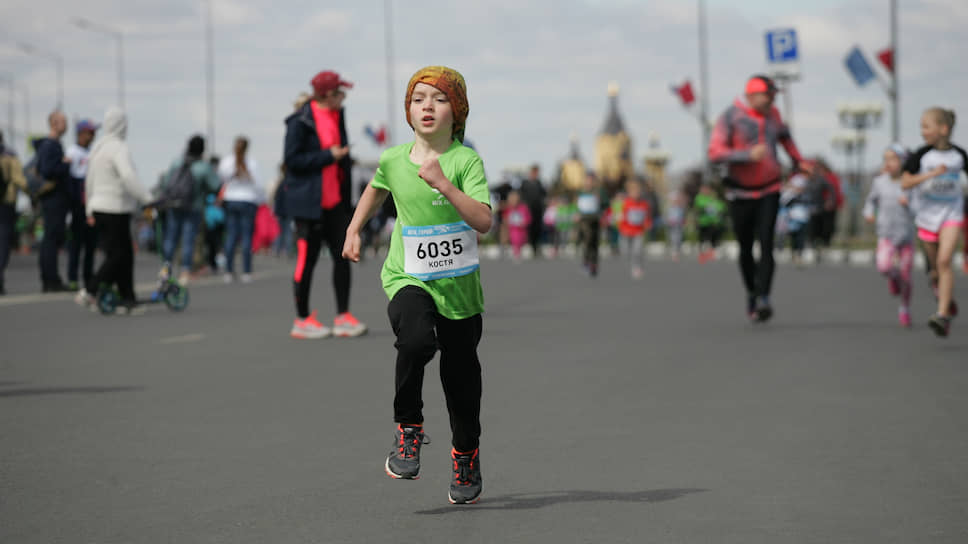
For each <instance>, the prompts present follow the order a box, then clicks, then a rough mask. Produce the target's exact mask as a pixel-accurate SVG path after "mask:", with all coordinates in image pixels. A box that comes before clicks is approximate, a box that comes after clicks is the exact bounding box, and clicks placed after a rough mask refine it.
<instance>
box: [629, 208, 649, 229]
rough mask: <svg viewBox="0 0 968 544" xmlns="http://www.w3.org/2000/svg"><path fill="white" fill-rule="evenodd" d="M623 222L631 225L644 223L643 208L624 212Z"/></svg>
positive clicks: (637, 225) (635, 225)
mask: <svg viewBox="0 0 968 544" xmlns="http://www.w3.org/2000/svg"><path fill="white" fill-rule="evenodd" d="M625 222H626V223H628V224H629V225H632V226H633V227H639V226H642V225H644V224H645V210H629V211H627V212H625Z"/></svg>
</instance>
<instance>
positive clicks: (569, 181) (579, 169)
mask: <svg viewBox="0 0 968 544" xmlns="http://www.w3.org/2000/svg"><path fill="white" fill-rule="evenodd" d="M585 172H586V168H585V162H584V161H582V160H581V154H580V153H579V151H578V136H577V135H575V134H572V135H571V150H570V151H569V153H568V157H567V158H566V159H565V160H563V161H561V165H560V166H559V168H558V179H557V180H556V181H555V183H554V186H553V187H552V192H555V193H574V192H577V191H578V190H579V189H581V186H582V182H583V181H584V180H585Z"/></svg>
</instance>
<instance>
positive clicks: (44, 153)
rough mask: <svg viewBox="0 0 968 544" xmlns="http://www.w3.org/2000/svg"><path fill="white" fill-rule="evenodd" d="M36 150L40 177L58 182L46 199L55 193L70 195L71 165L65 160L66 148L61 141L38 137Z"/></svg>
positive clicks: (35, 144) (45, 196)
mask: <svg viewBox="0 0 968 544" xmlns="http://www.w3.org/2000/svg"><path fill="white" fill-rule="evenodd" d="M34 151H35V152H36V153H37V173H38V174H40V177H41V178H43V179H45V180H47V181H53V182H54V183H56V187H55V189H54V190H53V191H51V192H50V193H48V194H46V195H44V197H43V198H44V199H47V198H50V197H52V196H55V195H59V196H64V197H66V196H67V195H68V190H69V189H70V181H71V165H70V163H67V162H64V148H63V147H62V146H61V143H60V141H58V140H55V139H53V138H37V139H36V140H34Z"/></svg>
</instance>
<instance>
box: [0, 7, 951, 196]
mask: <svg viewBox="0 0 968 544" xmlns="http://www.w3.org/2000/svg"><path fill="white" fill-rule="evenodd" d="M212 2H213V12H214V19H215V27H214V28H215V58H216V85H215V94H216V110H215V121H216V142H215V150H216V152H219V153H225V152H228V151H229V150H230V149H231V142H232V138H233V137H234V136H235V135H237V134H245V135H247V136H249V137H250V139H251V140H252V150H253V153H254V155H255V157H256V158H257V160H259V162H260V164H261V165H262V171H263V174H268V173H270V172H273V171H274V168H275V165H277V164H278V162H279V161H280V158H281V151H282V137H283V122H282V120H283V118H284V117H285V116H286V114H287V113H288V112H289V111H290V108H291V103H292V100H293V98H294V97H295V96H296V94H297V93H298V92H300V91H303V90H308V88H309V87H308V82H309V80H310V79H311V77H312V76H313V75H314V74H315V73H316V72H317V71H319V70H322V69H334V70H336V71H338V72H340V73H341V74H343V75H344V76H345V77H346V78H347V79H349V80H350V81H353V82H354V83H355V84H356V87H355V88H354V89H353V90H352V92H351V93H350V95H349V97H348V100H347V104H346V105H347V120H348V123H349V129H350V139H351V142H352V143H353V144H354V154H355V155H357V156H358V157H360V158H363V159H375V158H376V157H378V155H379V149H378V148H377V147H376V146H375V145H373V144H372V143H371V142H369V141H368V140H367V138H366V136H365V135H364V132H363V127H364V126H365V125H367V124H373V125H379V124H381V123H383V122H385V121H386V120H387V117H388V104H387V100H388V98H387V94H388V93H387V77H386V64H385V42H384V30H385V29H384V1H383V0H357V1H354V2H331V1H326V0H315V1H308V0H287V1H285V2H279V1H268V0H212ZM899 4H900V52H899V59H898V63H899V73H900V75H901V96H902V98H901V132H902V137H903V141H904V143H906V144H908V145H911V146H913V145H917V144H918V143H919V142H920V137H919V133H918V125H917V123H918V116H919V114H920V111H921V110H922V109H923V108H924V107H925V106H928V105H933V104H939V105H945V106H948V107H953V108H954V109H955V110H956V111H957V112H958V113H959V114H960V117H961V118H962V119H965V121H963V123H968V92H966V89H968V69H966V68H965V65H964V62H963V59H964V58H965V56H966V53H968V45H966V43H968V42H966V41H965V38H964V30H965V28H968V2H966V1H965V0H899ZM204 5H205V4H204V3H203V2H198V1H189V0H167V1H164V2H160V1H158V2H151V1H146V2H127V1H121V0H86V1H85V2H80V3H79V2H67V1H64V0H11V1H7V2H3V4H2V5H0V30H2V36H3V37H2V38H0V76H3V75H9V76H12V77H13V78H14V79H15V80H16V82H17V84H18V85H23V86H24V87H26V89H27V90H28V92H29V95H30V108H31V117H30V127H31V129H32V130H33V131H35V132H36V131H38V130H41V129H42V127H43V126H44V123H45V117H46V114H47V113H48V112H49V110H50V109H51V108H52V107H53V105H54V103H55V92H56V85H55V82H56V78H55V71H54V63H53V62H51V61H49V60H45V59H43V58H39V57H36V56H29V55H25V54H24V53H23V52H22V51H20V50H19V49H18V48H17V46H16V41H18V40H19V41H22V42H26V43H28V44H32V45H34V46H37V47H42V48H45V49H47V50H50V51H53V52H55V53H57V54H59V55H61V56H62V57H63V58H64V62H65V106H66V110H67V112H68V114H69V115H70V116H72V117H75V118H76V117H79V116H91V117H95V118H100V117H101V116H102V115H103V112H104V110H105V109H106V108H107V107H108V106H111V105H114V104H115V103H116V101H117V83H116V81H117V79H116V72H115V66H116V60H115V49H114V42H113V41H112V40H111V39H110V38H108V37H107V36H103V35H99V34H94V33H91V32H89V31H85V30H81V29H79V28H77V27H76V26H73V25H72V24H71V22H70V20H71V18H72V17H74V16H83V17H86V18H89V19H91V20H94V21H97V22H100V23H103V24H105V25H110V26H114V27H118V28H120V29H122V30H124V32H125V34H126V42H125V47H126V58H125V64H126V71H127V73H126V85H127V106H128V110H129V115H130V130H129V139H130V141H131V145H132V149H133V152H134V157H135V161H136V163H137V166H138V169H139V172H140V173H141V175H142V177H143V181H144V182H145V183H146V184H151V183H153V182H154V179H155V178H156V176H157V174H158V172H160V171H161V170H162V169H163V168H164V167H165V166H166V165H167V164H168V162H169V161H170V160H171V159H172V158H173V157H174V156H175V155H176V154H178V153H180V152H181V150H182V149H183V147H184V143H185V141H186V139H187V137H188V136H189V135H190V134H191V133H193V132H202V133H204V131H205V127H206V121H205V119H206V106H205V105H206V101H205V49H204V34H203V29H204V24H203V22H204V18H203V14H204ZM708 5H709V7H708V26H709V63H710V92H709V102H710V106H711V110H712V113H713V114H717V113H718V112H719V111H721V110H722V109H724V108H725V107H726V106H727V105H728V104H729V103H730V102H731V100H732V99H733V98H734V97H735V96H736V95H737V94H738V93H739V92H740V90H741V89H742V86H743V83H744V81H745V79H746V78H747V76H748V75H750V74H751V73H755V72H761V71H763V70H765V69H766V59H765V52H764V37H763V33H764V31H765V30H766V29H770V28H777V27H795V28H796V29H797V31H798V33H799V39H800V49H801V57H802V59H803V60H802V63H801V71H802V74H803V79H802V80H801V81H800V82H798V83H796V84H795V85H794V88H793V109H794V119H793V122H794V134H795V138H796V140H797V141H798V143H799V145H800V148H801V150H802V151H804V152H806V153H811V154H826V155H827V156H829V157H830V158H831V159H833V162H834V164H835V165H837V166H841V165H843V164H844V158H843V157H842V156H839V155H836V154H835V152H834V151H833V149H832V148H831V146H830V138H831V136H832V135H833V134H834V133H835V132H837V131H838V130H839V126H838V120H837V116H836V113H835V109H836V104H837V102H838V101H843V100H851V101H870V102H881V103H884V104H885V106H886V97H885V94H884V91H883V90H882V89H881V88H880V87H879V86H878V85H877V84H876V83H871V84H869V85H868V86H867V87H866V88H858V87H857V86H856V85H855V84H854V83H853V81H852V80H851V79H850V77H849V76H848V75H847V72H846V70H845V69H844V67H843V57H844V56H845V54H846V52H847V51H848V50H849V49H850V48H851V47H852V46H853V45H855V44H857V45H860V46H861V47H862V48H863V50H864V51H865V52H866V53H867V54H868V56H869V58H871V59H872V62H875V61H873V54H874V52H876V51H877V50H879V49H881V48H883V47H886V46H887V44H888V41H889V34H888V32H889V28H888V23H889V12H888V9H889V2H888V0H839V1H838V0H813V1H812V2H803V1H788V0H743V1H742V2H737V1H735V0H708ZM392 13H393V18H392V33H393V44H394V49H395V62H394V63H393V73H394V75H395V77H394V81H393V104H392V108H393V114H394V116H395V118H394V121H395V122H394V124H393V125H392V129H393V130H392V132H393V134H394V139H395V141H396V143H402V142H404V141H406V138H408V137H410V134H411V132H410V129H409V128H408V127H407V126H406V123H405V121H404V116H403V94H404V91H405V89H404V87H405V85H406V82H407V79H408V78H409V76H410V75H411V74H412V73H413V71H414V70H416V69H417V68H419V67H421V66H424V65H428V64H445V65H449V66H453V67H455V68H457V69H459V70H460V71H461V72H462V73H463V74H464V76H465V78H466V80H467V83H468V88H469V95H470V104H471V113H470V118H469V124H468V130H467V135H468V138H469V139H471V140H473V142H474V143H475V145H476V147H477V148H478V150H479V152H480V153H481V155H482V156H483V157H484V160H485V164H486V165H487V169H488V174H489V176H490V177H491V178H492V181H493V180H496V179H497V178H498V175H499V173H500V171H501V169H502V168H505V167H509V166H517V165H524V164H529V163H531V162H538V163H540V164H541V165H542V166H543V167H544V169H545V172H546V173H547V172H548V171H549V170H550V169H551V168H553V167H554V165H555V164H556V163H557V162H558V161H559V160H560V159H561V158H562V157H563V156H564V155H565V154H566V153H567V151H568V140H569V135H570V134H571V133H575V134H576V135H577V136H578V137H579V139H580V142H581V150H582V152H583V154H584V156H585V157H586V158H590V157H591V155H592V150H593V145H594V139H595V135H596V133H597V132H598V130H599V129H600V128H601V125H602V122H603V120H604V116H605V112H606V105H607V99H606V88H607V84H608V82H609V81H611V80H614V81H617V82H618V83H619V84H620V86H621V97H620V107H621V112H622V114H623V115H624V118H625V120H626V124H627V128H628V130H629V131H630V133H631V135H632V138H633V146H634V150H633V151H634V155H635V157H636V164H637V166H638V165H640V161H641V156H642V154H643V153H644V151H645V149H646V140H647V138H648V135H649V134H650V133H652V132H655V133H657V134H659V135H660V136H661V139H662V144H663V146H664V147H665V148H666V149H667V150H668V151H669V152H670V153H671V154H672V161H673V162H672V167H673V169H682V168H685V167H687V166H689V165H690V164H693V163H696V162H697V161H698V160H699V159H700V140H701V136H700V129H699V125H698V123H697V122H696V120H695V119H694V118H693V117H691V116H690V114H689V113H688V112H686V111H684V110H683V109H682V108H681V107H680V106H679V104H678V102H677V100H676V98H675V97H674V96H673V95H672V94H671V92H670V90H669V85H670V83H672V82H679V81H682V80H684V79H686V78H691V79H693V81H696V80H697V79H698V46H697V38H696V36H697V30H696V2H694V1H686V0H555V1H552V0H531V1H527V2H524V1H521V0H488V1H486V2H483V1H471V0H454V1H451V2H423V3H412V2H401V1H393V7H392ZM879 68H880V67H878V69H879ZM0 89H2V87H0ZM4 95H5V93H4V92H2V91H0V97H2V96H4ZM0 100H2V99H0ZM0 103H3V102H0ZM885 111H889V109H887V108H886V107H885ZM15 114H16V117H17V121H16V123H17V129H18V131H19V130H21V128H20V127H21V126H22V122H23V106H22V98H21V94H20V93H19V92H18V95H17V101H16V111H15ZM0 119H3V123H2V124H3V127H4V129H5V131H6V126H7V125H6V112H5V111H3V110H0ZM889 125H890V122H889V118H885V120H884V123H883V126H882V128H879V129H876V130H874V131H873V132H872V133H871V134H870V136H869V141H870V145H871V148H872V151H871V152H869V153H868V162H869V163H871V164H873V163H874V162H875V161H876V160H877V158H876V155H877V153H876V150H877V149H880V148H882V147H883V146H884V145H886V144H887V143H888V140H889ZM966 131H968V128H965V127H964V126H961V127H958V129H957V130H956V133H955V136H956V141H957V140H958V135H959V134H961V135H963V136H962V138H961V139H962V140H965V141H968V132H966ZM72 137H73V136H72V135H69V136H68V138H72ZM17 147H18V149H21V150H22V149H23V146H22V144H18V146H17Z"/></svg>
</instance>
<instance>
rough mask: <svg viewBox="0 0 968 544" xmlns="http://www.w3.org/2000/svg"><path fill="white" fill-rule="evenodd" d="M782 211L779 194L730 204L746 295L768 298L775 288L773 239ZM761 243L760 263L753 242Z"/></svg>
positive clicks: (734, 201)
mask: <svg viewBox="0 0 968 544" xmlns="http://www.w3.org/2000/svg"><path fill="white" fill-rule="evenodd" d="M779 208H780V195H779V194H777V193H774V194H771V195H766V196H764V197H763V198H754V199H737V200H732V201H730V203H729V213H730V216H731V217H732V219H733V230H734V232H735V234H736V241H737V242H739V269H740V272H741V273H742V275H743V284H744V285H745V286H746V292H747V293H748V294H749V295H751V296H767V295H769V294H770V287H771V286H772V284H773V270H774V269H775V268H776V263H775V262H774V261H773V237H774V231H775V228H776V214H777V211H779ZM754 241H759V243H760V262H758V263H757V262H756V261H755V260H754V259H753V242H754Z"/></svg>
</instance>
